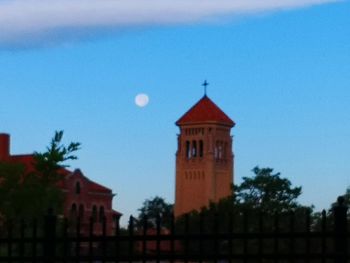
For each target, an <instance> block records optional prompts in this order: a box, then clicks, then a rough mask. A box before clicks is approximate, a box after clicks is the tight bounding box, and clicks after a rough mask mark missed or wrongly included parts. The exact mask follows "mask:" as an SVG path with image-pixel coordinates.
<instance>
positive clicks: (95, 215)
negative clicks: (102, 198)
mask: <svg viewBox="0 0 350 263" xmlns="http://www.w3.org/2000/svg"><path fill="white" fill-rule="evenodd" d="M91 216H92V221H93V222H96V221H97V206H96V205H93V207H92V215H91Z"/></svg>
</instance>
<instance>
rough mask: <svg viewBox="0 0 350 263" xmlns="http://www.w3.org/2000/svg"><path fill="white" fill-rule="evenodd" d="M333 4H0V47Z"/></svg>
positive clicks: (5, 0)
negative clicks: (101, 32)
mask: <svg viewBox="0 0 350 263" xmlns="http://www.w3.org/2000/svg"><path fill="white" fill-rule="evenodd" d="M336 1H337V0H0V45H11V44H17V45H21V44H24V45H25V44H26V43H27V44H28V43H36V44H40V42H42V43H49V42H50V41H51V42H57V41H67V40H69V39H71V38H72V37H75V38H80V37H84V36H85V37H86V36H88V35H89V33H90V34H91V32H97V31H98V30H102V31H104V32H106V31H107V32H108V31H113V30H118V29H124V28H130V27H134V26H149V25H168V24H178V23H193V22H199V21H204V20H206V19H208V18H213V17H218V16H221V15H233V16H234V15H244V14H252V13H260V12H266V11H274V10H283V9H292V8H300V7H305V6H311V5H316V4H324V3H329V2H336ZM96 30H97V31H96Z"/></svg>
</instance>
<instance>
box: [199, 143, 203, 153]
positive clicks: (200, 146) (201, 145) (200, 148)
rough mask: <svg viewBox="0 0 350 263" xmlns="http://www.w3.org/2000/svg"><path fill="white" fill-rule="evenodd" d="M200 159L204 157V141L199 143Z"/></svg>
mask: <svg viewBox="0 0 350 263" xmlns="http://www.w3.org/2000/svg"><path fill="white" fill-rule="evenodd" d="M199 157H203V141H202V140H200V141H199Z"/></svg>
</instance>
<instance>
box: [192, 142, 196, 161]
mask: <svg viewBox="0 0 350 263" xmlns="http://www.w3.org/2000/svg"><path fill="white" fill-rule="evenodd" d="M192 156H193V157H196V156H197V142H196V141H192Z"/></svg>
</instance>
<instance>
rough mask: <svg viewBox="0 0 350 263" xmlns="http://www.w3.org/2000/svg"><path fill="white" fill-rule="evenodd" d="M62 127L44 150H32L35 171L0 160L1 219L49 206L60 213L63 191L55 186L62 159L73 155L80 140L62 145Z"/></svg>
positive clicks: (24, 216) (20, 216)
mask: <svg viewBox="0 0 350 263" xmlns="http://www.w3.org/2000/svg"><path fill="white" fill-rule="evenodd" d="M62 138H63V131H59V132H56V133H55V136H54V138H53V139H52V141H51V144H50V146H49V147H47V150H46V152H44V153H38V152H35V153H34V163H33V165H34V168H35V169H34V171H29V172H28V171H26V167H25V166H24V165H23V164H18V163H8V162H1V163H0V215H1V217H2V219H28V220H31V219H33V218H35V217H41V216H42V215H44V214H46V212H47V209H48V208H52V209H54V211H55V212H56V213H60V212H61V210H62V208H63V201H64V200H63V198H64V196H63V192H62V191H61V190H60V189H59V188H58V187H57V184H58V182H59V180H60V179H62V174H61V171H60V170H61V169H62V167H66V166H65V165H64V162H65V161H67V160H73V159H76V156H74V155H73V153H74V152H75V151H77V150H78V149H79V146H80V144H79V143H71V144H69V146H68V147H65V146H64V145H63V144H62V143H61V140H62Z"/></svg>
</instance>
